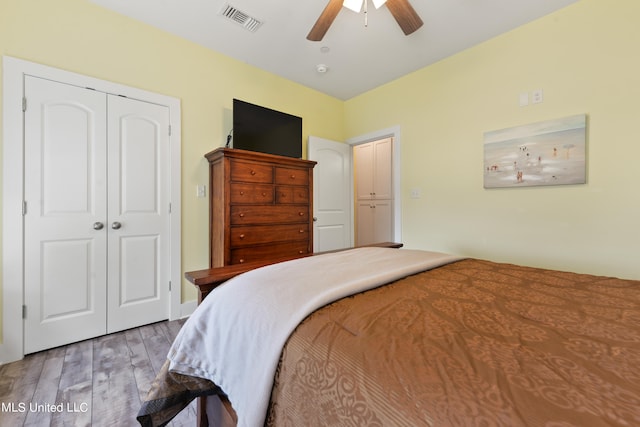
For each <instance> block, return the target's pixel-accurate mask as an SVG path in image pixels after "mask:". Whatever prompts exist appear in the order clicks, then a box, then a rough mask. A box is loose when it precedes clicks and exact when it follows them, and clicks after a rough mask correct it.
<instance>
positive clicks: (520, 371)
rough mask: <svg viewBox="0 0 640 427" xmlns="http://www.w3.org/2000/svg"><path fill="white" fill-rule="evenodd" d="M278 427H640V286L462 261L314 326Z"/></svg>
mask: <svg viewBox="0 0 640 427" xmlns="http://www.w3.org/2000/svg"><path fill="white" fill-rule="evenodd" d="M267 424H268V425H270V426H311V425H312V426H323V427H326V426H390V425H393V426H405V425H406V426H419V425H427V426H430V425H433V426H509V427H513V426H524V425H526V426H547V427H568V426H580V427H585V426H588V427H596V426H638V425H640V282H638V281H625V280H619V279H611V278H604V277H596V276H588V275H578V274H572V273H561V272H555V271H546V270H539V269H532V268H526V267H518V266H513V265H507V264H495V263H491V262H486V261H479V260H464V261H459V262H457V263H454V264H450V265H447V266H444V267H440V268H437V269H434V270H431V271H428V272H425V273H421V274H418V275H415V276H411V277H409V278H406V279H403V280H400V281H398V282H395V283H393V284H391V285H388V286H384V287H381V288H378V289H375V290H372V291H368V292H365V293H362V294H359V295H357V296H355V297H349V298H346V299H343V300H340V301H337V302H335V303H333V304H331V305H329V306H327V307H324V308H322V309H320V310H318V311H316V312H315V313H314V314H312V315H311V316H309V317H308V318H307V319H306V320H305V321H304V322H303V323H302V324H301V325H300V326H299V327H298V328H297V329H296V331H295V332H294V334H293V335H292V336H291V338H290V339H289V342H288V343H287V345H286V347H285V349H284V352H283V357H282V359H281V361H280V366H279V368H278V372H277V380H276V385H275V386H274V389H273V392H272V403H271V405H270V411H269V414H268V421H267Z"/></svg>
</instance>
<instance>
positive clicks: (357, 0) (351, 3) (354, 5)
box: [342, 0, 366, 13]
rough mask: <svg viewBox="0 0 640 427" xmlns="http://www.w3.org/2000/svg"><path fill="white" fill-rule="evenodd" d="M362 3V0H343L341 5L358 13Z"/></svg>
mask: <svg viewBox="0 0 640 427" xmlns="http://www.w3.org/2000/svg"><path fill="white" fill-rule="evenodd" d="M365 1H366V0H365ZM363 3H364V1H362V0H344V1H343V2H342V5H343V6H344V7H346V8H347V9H351V10H353V11H354V12H355V13H360V11H361V10H362V4H363Z"/></svg>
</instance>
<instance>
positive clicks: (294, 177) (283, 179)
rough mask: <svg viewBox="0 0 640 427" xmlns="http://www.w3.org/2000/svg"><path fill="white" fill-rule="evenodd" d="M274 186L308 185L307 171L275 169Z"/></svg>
mask: <svg viewBox="0 0 640 427" xmlns="http://www.w3.org/2000/svg"><path fill="white" fill-rule="evenodd" d="M276 184H286V185H309V170H308V169H295V168H276Z"/></svg>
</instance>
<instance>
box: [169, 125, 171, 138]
mask: <svg viewBox="0 0 640 427" xmlns="http://www.w3.org/2000/svg"><path fill="white" fill-rule="evenodd" d="M169 136H171V125H169Z"/></svg>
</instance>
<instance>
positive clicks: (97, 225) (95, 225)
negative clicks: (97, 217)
mask: <svg viewBox="0 0 640 427" xmlns="http://www.w3.org/2000/svg"><path fill="white" fill-rule="evenodd" d="M103 228H104V224H103V223H101V222H94V223H93V229H94V230H102V229H103Z"/></svg>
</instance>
